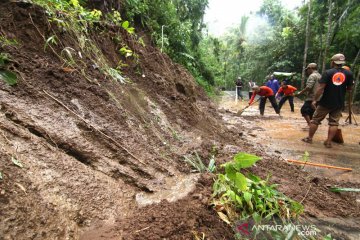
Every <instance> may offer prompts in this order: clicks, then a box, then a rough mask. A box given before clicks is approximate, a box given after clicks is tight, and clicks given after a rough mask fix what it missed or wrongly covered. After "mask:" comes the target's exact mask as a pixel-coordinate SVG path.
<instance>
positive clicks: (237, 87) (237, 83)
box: [235, 77, 243, 100]
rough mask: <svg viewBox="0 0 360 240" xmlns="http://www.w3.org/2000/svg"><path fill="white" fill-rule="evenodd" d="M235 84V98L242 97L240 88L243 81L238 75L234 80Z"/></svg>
mask: <svg viewBox="0 0 360 240" xmlns="http://www.w3.org/2000/svg"><path fill="white" fill-rule="evenodd" d="M235 85H236V94H237V99H241V100H242V99H243V96H242V94H241V91H242V88H243V83H242V81H241V77H238V78H237V80H236V81H235Z"/></svg>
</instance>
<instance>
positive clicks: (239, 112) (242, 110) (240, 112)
mask: <svg viewBox="0 0 360 240" xmlns="http://www.w3.org/2000/svg"><path fill="white" fill-rule="evenodd" d="M260 98H261V97H260ZM260 98H258V99H257V100H256V101H254V102H252V103H251V104H250V105H247V106H246V107H244V108H243V109H241V110H239V111H238V112H237V114H236V115H238V116H240V115H241V114H242V113H243V112H244V111H245V110H246V109H247V108H249V107H250V106H251V105H253V104H254V103H256V102H258V101H260Z"/></svg>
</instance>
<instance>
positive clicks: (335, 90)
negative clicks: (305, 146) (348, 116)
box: [302, 53, 353, 148]
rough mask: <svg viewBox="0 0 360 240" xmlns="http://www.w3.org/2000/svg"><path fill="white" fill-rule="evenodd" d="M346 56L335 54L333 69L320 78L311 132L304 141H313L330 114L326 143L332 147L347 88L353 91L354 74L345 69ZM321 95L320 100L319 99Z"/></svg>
mask: <svg viewBox="0 0 360 240" xmlns="http://www.w3.org/2000/svg"><path fill="white" fill-rule="evenodd" d="M343 64H345V56H344V55H343V54H341V53H338V54H335V55H334V56H332V58H331V62H330V66H331V69H329V70H326V71H325V73H324V74H323V75H322V77H321V79H320V80H319V86H318V87H317V90H316V92H315V95H314V97H313V102H312V105H313V106H316V109H315V113H314V116H313V118H312V120H311V123H310V129H309V134H308V136H307V137H305V138H303V139H302V141H304V142H306V143H312V141H313V137H314V135H315V133H316V131H317V129H318V127H319V125H320V124H321V122H322V120H324V119H325V117H326V116H327V115H329V118H328V121H329V123H328V124H329V129H328V136H327V139H326V140H325V141H324V145H325V147H327V148H331V147H332V145H331V141H332V139H333V138H334V136H335V135H336V132H337V130H338V126H339V120H340V118H341V116H342V115H341V110H342V108H343V107H344V103H345V94H346V90H347V91H351V88H352V85H353V75H352V73H351V72H350V71H348V70H346V69H343V68H342V66H343ZM320 96H322V97H321V99H320V100H319V102H317V100H318V99H319V98H320Z"/></svg>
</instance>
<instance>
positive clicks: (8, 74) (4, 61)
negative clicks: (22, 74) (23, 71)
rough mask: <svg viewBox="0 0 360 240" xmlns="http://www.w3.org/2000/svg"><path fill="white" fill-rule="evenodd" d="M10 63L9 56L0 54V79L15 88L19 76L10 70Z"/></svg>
mask: <svg viewBox="0 0 360 240" xmlns="http://www.w3.org/2000/svg"><path fill="white" fill-rule="evenodd" d="M10 62H11V60H10V57H9V55H8V54H6V53H1V52H0V79H1V80H3V81H5V82H6V83H7V84H9V85H10V86H13V85H15V84H16V83H17V76H16V74H15V73H14V72H13V71H11V70H9V69H8V67H9V63H10Z"/></svg>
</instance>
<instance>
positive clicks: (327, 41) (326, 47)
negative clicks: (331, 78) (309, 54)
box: [322, 0, 332, 73]
mask: <svg viewBox="0 0 360 240" xmlns="http://www.w3.org/2000/svg"><path fill="white" fill-rule="evenodd" d="M328 3H329V12H328V30H327V34H326V43H325V44H326V45H325V50H324V56H323V64H322V73H324V72H325V68H326V60H327V54H328V50H329V45H330V37H331V25H332V0H329V1H328Z"/></svg>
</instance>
